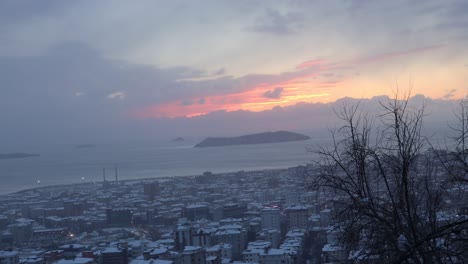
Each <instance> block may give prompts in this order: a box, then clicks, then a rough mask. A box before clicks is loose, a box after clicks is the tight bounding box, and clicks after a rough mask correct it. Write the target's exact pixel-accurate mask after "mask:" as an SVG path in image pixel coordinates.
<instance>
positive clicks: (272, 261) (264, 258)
mask: <svg viewBox="0 0 468 264" xmlns="http://www.w3.org/2000/svg"><path fill="white" fill-rule="evenodd" d="M259 263H260V264H291V258H290V257H289V255H288V254H287V253H286V252H285V251H284V250H283V249H274V248H272V249H270V250H268V252H263V253H261V254H260V261H259Z"/></svg>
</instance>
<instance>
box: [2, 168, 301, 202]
mask: <svg viewBox="0 0 468 264" xmlns="http://www.w3.org/2000/svg"><path fill="white" fill-rule="evenodd" d="M303 166H304V165H297V166H288V167H278V168H276V167H270V168H263V169H255V170H231V171H225V172H212V176H213V177H219V176H226V175H229V174H234V173H238V172H244V173H256V172H261V171H287V170H290V169H293V168H299V167H303ZM210 172H211V171H210ZM200 175H203V173H200V174H192V175H173V176H161V177H145V178H135V179H122V180H119V182H123V183H128V182H140V181H149V180H153V181H154V180H162V179H172V178H180V177H182V178H190V177H196V176H200ZM107 182H112V183H114V182H115V181H112V180H111V181H107ZM103 183H104V181H92V182H78V183H65V184H52V185H44V186H37V187H31V188H25V189H21V190H18V191H13V192H8V193H4V194H0V198H2V197H6V196H10V195H18V194H22V193H26V192H31V191H35V190H44V189H49V188H50V189H55V188H61V187H64V188H65V187H67V188H71V187H72V186H77V187H78V186H86V185H96V184H103Z"/></svg>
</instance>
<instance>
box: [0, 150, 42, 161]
mask: <svg viewBox="0 0 468 264" xmlns="http://www.w3.org/2000/svg"><path fill="white" fill-rule="evenodd" d="M39 156H40V155H39V154H32V153H21V152H17V153H4V154H1V153H0V160H2V159H24V158H33V157H39Z"/></svg>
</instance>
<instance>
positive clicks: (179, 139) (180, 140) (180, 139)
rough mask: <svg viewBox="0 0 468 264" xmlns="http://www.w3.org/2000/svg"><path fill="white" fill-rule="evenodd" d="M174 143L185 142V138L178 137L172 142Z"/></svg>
mask: <svg viewBox="0 0 468 264" xmlns="http://www.w3.org/2000/svg"><path fill="white" fill-rule="evenodd" d="M171 141H172V142H183V141H184V138H183V137H177V138H174V139H173V140H171Z"/></svg>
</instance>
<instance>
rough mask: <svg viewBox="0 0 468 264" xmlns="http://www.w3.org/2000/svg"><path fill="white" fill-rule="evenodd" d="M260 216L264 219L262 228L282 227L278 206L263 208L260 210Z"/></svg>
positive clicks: (278, 228) (277, 228)
mask: <svg viewBox="0 0 468 264" xmlns="http://www.w3.org/2000/svg"><path fill="white" fill-rule="evenodd" d="M260 218H261V219H262V229H276V230H281V228H280V210H279V209H278V208H263V209H262V210H260Z"/></svg>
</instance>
